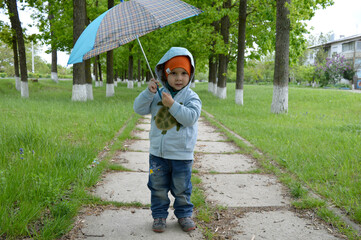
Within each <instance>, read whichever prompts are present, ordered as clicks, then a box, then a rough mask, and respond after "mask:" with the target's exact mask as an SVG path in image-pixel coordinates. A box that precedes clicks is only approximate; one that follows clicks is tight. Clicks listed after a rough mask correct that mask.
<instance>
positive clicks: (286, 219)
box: [232, 211, 339, 240]
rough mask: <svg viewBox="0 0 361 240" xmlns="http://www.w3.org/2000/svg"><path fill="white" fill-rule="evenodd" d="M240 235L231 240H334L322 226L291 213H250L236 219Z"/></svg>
mask: <svg viewBox="0 0 361 240" xmlns="http://www.w3.org/2000/svg"><path fill="white" fill-rule="evenodd" d="M236 221H237V222H238V227H237V229H236V230H239V231H240V232H242V233H240V234H238V235H236V236H234V237H233V238H232V239H236V240H250V239H255V240H257V239H263V240H275V239H282V240H283V239H285V240H288V239H292V240H305V239H307V240H321V239H322V240H336V239H339V238H337V237H335V236H333V235H332V234H331V233H330V232H329V231H327V230H326V229H325V227H323V226H322V225H315V223H313V222H312V221H311V220H309V219H305V218H301V217H298V216H297V215H296V214H295V213H293V212H291V211H270V212H250V213H246V214H245V216H244V217H243V218H240V219H237V220H236Z"/></svg>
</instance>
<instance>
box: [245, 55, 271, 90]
mask: <svg viewBox="0 0 361 240" xmlns="http://www.w3.org/2000/svg"><path fill="white" fill-rule="evenodd" d="M273 72H274V59H273V55H269V56H267V57H264V58H261V59H260V60H253V61H249V62H248V63H247V65H246V66H245V69H244V80H245V82H247V83H260V82H273Z"/></svg>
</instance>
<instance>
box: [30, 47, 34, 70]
mask: <svg viewBox="0 0 361 240" xmlns="http://www.w3.org/2000/svg"><path fill="white" fill-rule="evenodd" d="M31 52H32V54H31V60H32V63H33V68H32V70H33V71H32V72H33V73H34V41H32V42H31Z"/></svg>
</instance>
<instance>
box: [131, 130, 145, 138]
mask: <svg viewBox="0 0 361 240" xmlns="http://www.w3.org/2000/svg"><path fill="white" fill-rule="evenodd" d="M131 135H132V136H133V137H136V138H138V139H145V140H148V139H149V132H148V131H137V130H135V131H132V133H131Z"/></svg>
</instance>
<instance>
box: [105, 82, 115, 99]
mask: <svg viewBox="0 0 361 240" xmlns="http://www.w3.org/2000/svg"><path fill="white" fill-rule="evenodd" d="M106 96H107V97H113V96H114V83H107V88H106Z"/></svg>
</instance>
